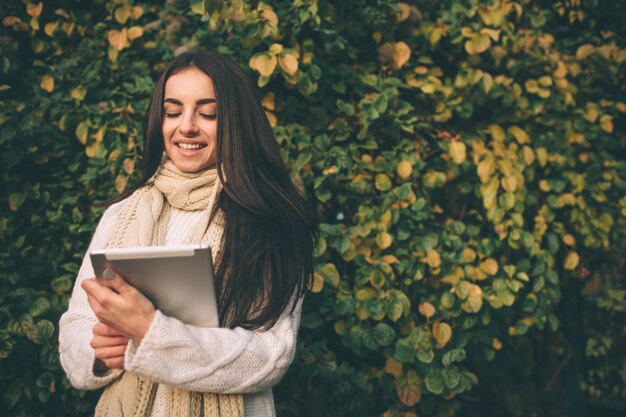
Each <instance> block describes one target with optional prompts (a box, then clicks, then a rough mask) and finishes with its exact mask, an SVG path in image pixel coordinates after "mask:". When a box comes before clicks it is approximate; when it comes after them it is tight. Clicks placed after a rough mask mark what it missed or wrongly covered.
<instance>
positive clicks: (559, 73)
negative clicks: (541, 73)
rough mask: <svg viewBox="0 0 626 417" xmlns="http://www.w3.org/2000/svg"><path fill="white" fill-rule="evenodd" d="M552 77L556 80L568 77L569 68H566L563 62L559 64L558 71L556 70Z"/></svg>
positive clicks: (557, 65)
mask: <svg viewBox="0 0 626 417" xmlns="http://www.w3.org/2000/svg"><path fill="white" fill-rule="evenodd" d="M552 75H553V76H554V78H565V76H566V75H567V67H566V66H565V64H564V63H563V61H559V62H557V64H556V69H555V70H554V72H553V73H552Z"/></svg>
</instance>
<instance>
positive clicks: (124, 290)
mask: <svg viewBox="0 0 626 417" xmlns="http://www.w3.org/2000/svg"><path fill="white" fill-rule="evenodd" d="M99 282H100V284H102V285H103V286H105V287H108V288H110V289H112V290H115V291H116V292H117V293H119V294H120V295H122V296H124V295H127V294H131V293H133V292H134V291H135V287H133V286H132V285H130V284H128V283H127V282H126V281H125V280H124V278H122V276H121V275H120V274H118V273H117V272H115V271H114V270H113V269H110V268H107V269H105V270H104V272H103V273H102V279H101V280H100V281H99Z"/></svg>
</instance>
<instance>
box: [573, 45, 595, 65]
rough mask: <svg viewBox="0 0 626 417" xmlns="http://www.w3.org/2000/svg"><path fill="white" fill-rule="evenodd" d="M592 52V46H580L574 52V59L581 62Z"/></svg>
mask: <svg viewBox="0 0 626 417" xmlns="http://www.w3.org/2000/svg"><path fill="white" fill-rule="evenodd" d="M594 50H595V48H594V47H593V45H590V44H586V45H582V46H580V47H579V48H578V49H577V50H576V59H577V60H579V61H580V60H583V59H585V58H587V57H588V56H589V55H591V54H593V52H594Z"/></svg>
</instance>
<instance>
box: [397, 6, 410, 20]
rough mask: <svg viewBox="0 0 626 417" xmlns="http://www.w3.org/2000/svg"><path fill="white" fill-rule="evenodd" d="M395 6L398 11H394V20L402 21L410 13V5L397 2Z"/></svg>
mask: <svg viewBox="0 0 626 417" xmlns="http://www.w3.org/2000/svg"><path fill="white" fill-rule="evenodd" d="M396 6H398V7H399V8H400V12H396V22H404V21H405V20H407V19H408V18H409V16H410V15H411V6H409V5H408V4H406V3H397V4H396Z"/></svg>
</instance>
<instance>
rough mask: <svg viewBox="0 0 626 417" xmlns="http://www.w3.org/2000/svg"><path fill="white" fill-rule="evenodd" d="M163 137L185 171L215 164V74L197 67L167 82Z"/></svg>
mask: <svg viewBox="0 0 626 417" xmlns="http://www.w3.org/2000/svg"><path fill="white" fill-rule="evenodd" d="M163 141H164V145H165V152H166V153H167V156H169V158H170V159H171V160H172V162H173V163H174V165H176V168H178V169H180V170H181V171H183V172H195V171H199V170H201V169H203V168H207V167H209V166H211V165H214V164H215V159H216V152H217V103H216V102H215V90H214V89H213V81H212V80H211V78H210V77H209V76H208V75H206V74H205V73H204V72H202V71H201V70H199V69H198V68H196V67H191V68H187V69H184V70H182V71H180V72H177V73H176V74H174V75H172V76H170V77H169V78H168V79H167V82H166V83H165V94H164V99H163Z"/></svg>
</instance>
